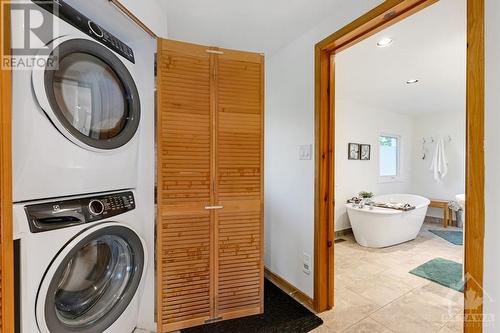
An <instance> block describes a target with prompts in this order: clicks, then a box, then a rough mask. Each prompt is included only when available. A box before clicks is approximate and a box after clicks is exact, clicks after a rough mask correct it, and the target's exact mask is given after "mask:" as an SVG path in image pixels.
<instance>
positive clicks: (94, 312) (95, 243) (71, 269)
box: [45, 226, 144, 332]
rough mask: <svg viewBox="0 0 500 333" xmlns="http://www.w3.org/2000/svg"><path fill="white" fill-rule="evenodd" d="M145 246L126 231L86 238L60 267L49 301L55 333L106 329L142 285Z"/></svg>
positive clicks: (47, 306)
mask: <svg viewBox="0 0 500 333" xmlns="http://www.w3.org/2000/svg"><path fill="white" fill-rule="evenodd" d="M143 265H144V252H143V249H142V243H141V242H140V239H139V238H138V236H137V235H135V233H133V232H132V231H131V230H130V229H128V228H125V227H116V226H114V227H109V228H104V229H100V230H98V231H97V232H95V233H93V234H91V235H89V236H87V237H85V238H84V239H83V240H82V241H80V242H79V243H78V245H77V246H76V247H75V248H73V249H72V250H71V251H70V253H69V254H68V255H67V256H66V257H65V258H64V259H63V260H62V262H61V263H60V264H59V267H58V269H57V270H56V274H54V276H53V277H52V280H51V282H50V286H49V290H48V292H47V296H46V301H45V310H46V323H47V326H48V327H49V329H50V331H51V332H52V331H53V332H59V331H83V332H85V329H89V328H90V327H91V328H92V330H95V329H96V328H99V331H101V330H104V329H106V328H107V327H109V326H110V325H111V324H112V323H114V322H115V321H116V319H118V317H119V316H120V315H121V314H122V313H123V311H124V310H125V309H126V307H127V306H128V304H129V303H130V301H131V299H132V297H133V296H134V294H135V292H136V290H137V287H138V285H139V282H140V279H141V276H142V270H143Z"/></svg>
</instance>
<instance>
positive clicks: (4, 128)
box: [0, 0, 14, 333]
mask: <svg viewBox="0 0 500 333" xmlns="http://www.w3.org/2000/svg"><path fill="white" fill-rule="evenodd" d="M0 5H1V6H2V8H1V14H0V15H1V17H2V25H3V26H2V36H1V37H0V38H1V44H2V63H3V58H4V57H5V56H10V6H9V4H8V1H4V0H1V1H0ZM4 53H5V54H4ZM0 94H1V95H0V108H1V110H0V136H1V137H0V269H1V270H0V275H1V291H0V303H1V317H0V324H1V331H2V332H6V333H10V332H14V247H13V240H12V72H11V70H10V69H8V68H2V69H1V70H0Z"/></svg>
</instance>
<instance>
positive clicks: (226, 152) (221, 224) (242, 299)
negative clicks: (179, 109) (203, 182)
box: [216, 50, 264, 318]
mask: <svg viewBox="0 0 500 333" xmlns="http://www.w3.org/2000/svg"><path fill="white" fill-rule="evenodd" d="M223 52H224V54H223V55H220V56H219V57H218V61H217V85H218V90H217V152H216V156H217V158H216V160H217V174H216V177H217V183H216V199H217V200H218V202H219V203H220V204H222V205H223V206H224V209H222V210H221V211H218V212H217V213H216V224H217V232H218V233H217V237H216V241H217V245H218V256H217V268H218V270H217V274H218V276H217V281H218V283H217V304H216V306H217V315H218V316H221V317H223V318H234V317H239V316H244V315H252V314H257V313H262V312H263V310H264V309H263V292H264V291H263V274H264V271H263V221H262V213H263V212H262V200H263V196H262V193H263V192H262V189H263V177H262V172H263V107H262V105H263V92H262V89H263V84H262V82H263V63H262V57H260V56H256V55H250V54H247V53H238V52H233V51H228V50H224V51H223Z"/></svg>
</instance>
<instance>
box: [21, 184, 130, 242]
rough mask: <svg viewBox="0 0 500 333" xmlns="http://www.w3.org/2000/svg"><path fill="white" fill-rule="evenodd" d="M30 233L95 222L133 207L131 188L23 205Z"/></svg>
mask: <svg viewBox="0 0 500 333" xmlns="http://www.w3.org/2000/svg"><path fill="white" fill-rule="evenodd" d="M24 209H25V211H26V215H27V216H28V223H29V227H30V231H31V232H32V233H37V232H44V231H50V230H55V229H61V228H67V227H71V226H75V225H80V224H85V223H91V222H97V221H100V220H102V219H107V218H110V217H113V216H117V215H120V214H123V213H126V212H128V211H131V210H134V209H135V199H134V194H133V193H132V192H131V191H126V192H120V193H112V194H105V195H99V196H91V197H84V198H77V199H68V200H60V201H53V202H45V203H40V204H34V205H27V206H25V207H24Z"/></svg>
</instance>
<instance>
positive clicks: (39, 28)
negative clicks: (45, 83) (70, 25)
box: [0, 0, 59, 70]
mask: <svg viewBox="0 0 500 333" xmlns="http://www.w3.org/2000/svg"><path fill="white" fill-rule="evenodd" d="M58 10H59V5H58V2H57V1H37V0H33V1H29V0H12V1H2V2H1V6H0V16H1V17H0V18H1V20H2V22H4V21H5V20H6V19H7V18H10V21H11V25H10V26H11V29H10V31H9V30H6V27H5V24H2V25H1V29H2V31H1V34H2V36H3V37H4V38H10V41H11V43H10V48H9V49H5V45H6V43H1V45H0V48H1V60H0V64H1V67H2V69H10V70H33V69H57V68H58V65H59V57H58V55H57V48H54V43H52V42H53V41H54V39H55V37H56V36H58V32H59V20H58V19H55V17H56V15H57V13H58ZM9 35H10V36H9Z"/></svg>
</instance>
